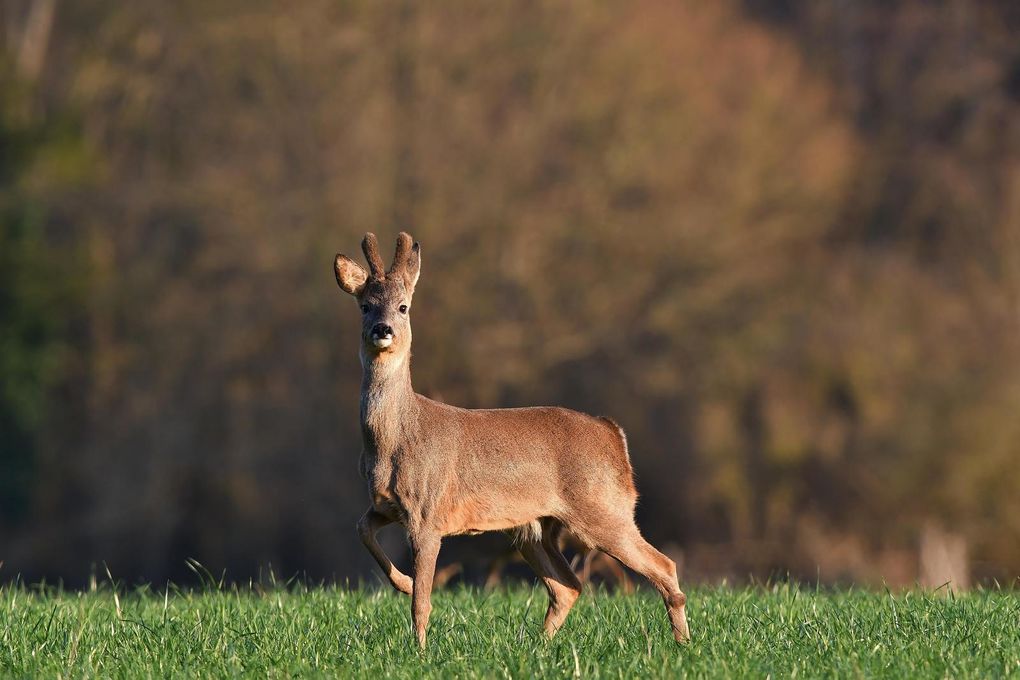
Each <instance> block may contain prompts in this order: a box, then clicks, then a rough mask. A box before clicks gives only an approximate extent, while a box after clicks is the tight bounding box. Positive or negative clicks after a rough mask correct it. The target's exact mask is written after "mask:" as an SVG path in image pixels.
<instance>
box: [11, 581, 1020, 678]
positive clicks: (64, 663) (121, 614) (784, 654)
mask: <svg viewBox="0 0 1020 680" xmlns="http://www.w3.org/2000/svg"><path fill="white" fill-rule="evenodd" d="M688 596H689V598H690V604H689V616H690V621H691V626H692V630H693V634H694V640H693V642H692V643H691V644H690V645H687V646H679V645H677V644H676V643H674V642H673V640H672V637H671V635H670V634H669V631H668V627H667V623H666V617H665V613H664V610H663V608H662V604H661V601H660V600H659V598H658V597H657V596H655V595H654V594H652V593H651V592H642V593H639V594H636V595H629V596H628V595H611V594H607V593H605V592H594V593H586V594H585V596H584V597H582V599H581V600H580V601H579V602H578V604H577V606H576V608H575V609H574V611H573V612H572V613H571V615H570V618H569V619H567V623H566V626H565V627H564V628H563V630H562V631H561V632H560V634H559V635H558V636H557V637H556V639H554V640H552V641H546V640H544V639H543V637H542V635H541V620H542V616H543V614H544V612H545V592H544V591H543V590H541V589H540V588H537V587H536V588H534V589H531V588H526V587H521V588H518V589H514V590H510V591H500V592H492V593H489V592H480V591H477V590H471V589H454V590H449V591H440V592H437V593H436V595H435V597H434V611H433V614H432V625H431V629H430V638H429V649H428V650H427V651H426V652H424V653H419V652H418V650H417V649H416V648H415V647H414V645H413V644H412V637H411V633H410V624H409V613H408V602H409V601H408V599H407V598H405V597H404V596H400V595H397V594H396V593H393V592H390V591H383V590H380V591H376V590H344V589H340V588H336V589H334V588H312V589H305V588H291V589H270V590H268V591H259V590H257V589H256V590H255V591H251V590H242V591H236V590H233V591H232V590H228V589H225V590H216V589H210V590H205V591H201V592H187V591H182V592H177V591H175V590H173V589H171V590H170V591H169V592H168V593H157V592H152V591H149V590H140V591H134V592H129V593H123V592H122V593H121V594H120V595H119V596H118V597H115V596H114V594H113V592H112V591H111V590H110V589H108V588H107V589H105V590H104V589H102V588H101V589H100V590H98V591H97V592H90V593H79V592H56V591H53V590H42V589H32V588H25V587H23V586H8V587H4V588H2V589H0V675H2V676H4V677H11V676H14V677H19V676H20V677H27V676H39V677H81V676H101V677H114V678H116V677H144V676H150V677H151V676H163V677H165V676H189V677H195V676H206V677H225V676H237V675H249V676H255V677H263V676H273V677H280V676H297V675H300V676H343V677H397V678H422V677H432V676H441V677H514V678H525V677H585V678H590V677H612V678H617V677H620V678H645V677H675V676H677V675H679V674H685V675H691V676H695V677H749V676H750V677H765V676H769V675H770V676H772V677H773V678H775V677H790V676H794V675H796V676H806V677H848V676H850V677H857V676H872V677H889V678H903V677H953V678H963V677H998V676H1004V675H1013V676H1020V594H1018V593H1017V592H1016V591H1012V590H984V591H977V592H972V593H968V594H965V595H958V596H955V597H953V596H950V597H945V596H943V595H942V594H937V595H934V596H933V595H932V594H930V593H922V592H918V591H914V592H908V593H900V594H889V593H868V592H858V591H849V592H846V591H840V592H824V591H822V592H816V591H815V590H813V589H804V588H801V589H798V588H796V587H791V586H786V585H783V586H776V587H771V588H751V589H730V588H692V589H690V590H689V591H688Z"/></svg>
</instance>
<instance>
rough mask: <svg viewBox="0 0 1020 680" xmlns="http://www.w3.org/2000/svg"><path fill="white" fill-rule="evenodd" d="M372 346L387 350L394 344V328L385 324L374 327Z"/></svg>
mask: <svg viewBox="0 0 1020 680" xmlns="http://www.w3.org/2000/svg"><path fill="white" fill-rule="evenodd" d="M371 336H372V344H373V345H375V346H376V347H379V348H386V347H389V346H390V345H391V344H393V328H392V327H391V326H389V325H387V324H384V323H377V324H376V325H374V326H372V333H371Z"/></svg>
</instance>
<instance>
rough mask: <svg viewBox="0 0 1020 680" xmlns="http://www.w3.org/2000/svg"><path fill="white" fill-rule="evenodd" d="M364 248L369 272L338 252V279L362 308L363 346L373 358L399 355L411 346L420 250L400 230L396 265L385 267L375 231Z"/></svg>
mask: <svg viewBox="0 0 1020 680" xmlns="http://www.w3.org/2000/svg"><path fill="white" fill-rule="evenodd" d="M361 249H362V250H363V251H364V252H365V259H366V260H367V261H368V271H367V272H366V271H365V269H364V268H363V267H362V266H361V265H360V264H358V263H357V262H355V261H354V260H352V259H351V258H349V257H347V256H346V255H342V254H339V253H338V254H337V256H336V260H335V261H334V263H333V269H334V272H335V273H336V282H337V283H338V284H339V285H340V288H341V289H342V290H343V291H344V292H346V293H350V294H351V295H353V296H354V297H355V299H356V300H357V301H358V305H359V307H360V308H361V347H362V352H363V353H364V355H365V357H367V358H368V359H370V360H375V359H378V358H386V357H389V356H399V355H403V354H406V353H407V352H408V351H409V350H410V349H411V319H410V311H411V298H412V297H413V296H414V286H415V284H416V283H417V282H418V274H419V273H420V272H421V249H420V247H419V245H418V244H417V243H413V242H412V239H411V235H410V234H408V233H406V232H400V235H399V236H397V251H396V253H395V254H394V256H393V264H392V265H390V268H389V269H388V270H385V269H384V268H383V261H382V258H381V257H380V256H379V242H378V241H377V240H376V238H375V234H372V233H368V234H365V238H364V240H362V242H361Z"/></svg>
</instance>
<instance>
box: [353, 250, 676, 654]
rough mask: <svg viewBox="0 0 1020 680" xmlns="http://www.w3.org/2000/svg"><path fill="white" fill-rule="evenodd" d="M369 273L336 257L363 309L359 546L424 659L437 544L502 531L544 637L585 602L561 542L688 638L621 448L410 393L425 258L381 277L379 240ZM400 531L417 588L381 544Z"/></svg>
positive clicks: (593, 423) (603, 432) (519, 411)
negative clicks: (659, 608) (405, 617)
mask: <svg viewBox="0 0 1020 680" xmlns="http://www.w3.org/2000/svg"><path fill="white" fill-rule="evenodd" d="M361 247H362V251H363V252H364V254H365V259H366V261H367V263H368V270H367V271H366V270H365V268H364V267H362V266H361V265H360V264H358V263H357V262H356V261H355V260H353V259H351V258H350V257H347V256H346V255H343V254H337V255H336V259H335V260H334V266H333V269H334V273H335V275H336V281H337V284H339V286H340V288H341V289H342V290H343V291H344V292H346V293H348V294H350V295H352V296H353V297H354V298H355V299H356V300H357V303H358V306H359V309H360V311H361V337H360V340H361V342H360V350H359V357H360V360H361V366H362V380H361V405H360V424H361V435H362V452H361V459H360V472H361V475H362V477H363V478H364V479H365V481H366V482H367V485H368V493H369V497H370V505H369V507H368V509H367V510H366V511H365V513H364V515H362V517H361V519H360V520H359V521H358V524H357V529H358V535H359V537H360V538H361V541H362V542H363V543H364V545H365V547H366V548H367V549H368V552H369V553H371V555H372V557H373V558H375V561H376V562H377V563H378V565H379V568H380V569H381V570H382V572H383V574H384V575H385V577H386V578H387V579H388V580H389V582H390V584H391V585H392V586H393V587H394V588H395V589H396V590H398V591H399V592H401V593H404V594H407V595H410V596H411V620H412V627H413V630H414V634H415V635H416V637H417V642H418V645H419V647H420V648H421V649H423V650H424V649H425V647H426V630H427V628H428V622H429V615H430V613H431V611H432V602H431V594H432V586H433V580H434V577H435V570H436V558H437V557H438V555H439V549H440V544H441V542H442V540H443V538H444V537H447V536H454V535H461V534H478V533H482V532H487V531H504V532H507V533H509V534H510V535H511V536H512V537H513V538H514V541H515V544H516V546H517V549H518V550H519V551H520V553H521V555H522V556H523V557H524V559H525V561H526V562H527V563H528V564H529V565H530V567H531V568H532V569H533V570H534V571H535V573H536V574H537V575H538V577H539V578H540V579H541V581H542V583H543V584H544V586H545V589H546V590H547V591H548V597H549V605H548V609H547V610H546V614H545V621H544V626H543V630H544V634H545V635H546V636H548V637H549V638H551V637H552V636H554V635H555V634H556V632H557V631H558V630H559V629H560V627H561V626H562V625H563V623H564V620H565V619H566V617H567V614H568V613H569V612H570V609H571V607H573V606H574V603H575V602H576V601H577V599H578V597H579V596H580V594H581V582H580V581H579V580H578V578H577V576H576V575H575V574H574V572H573V571H572V570H571V568H570V565H569V564H568V562H567V560H566V559H565V558H564V556H563V553H562V552H560V548H559V540H558V539H559V537H560V534H561V532H563V531H568V532H569V533H570V535H572V536H573V537H575V538H576V539H577V540H579V541H580V542H581V543H582V544H584V545H585V546H589V547H591V548H597V549H599V550H601V551H603V552H605V553H606V554H608V555H610V556H612V557H613V558H615V559H616V560H618V561H619V562H621V563H622V564H624V565H625V566H627V567H629V568H630V569H632V570H634V571H635V572H637V573H639V574H641V575H642V576H644V577H645V578H647V579H648V580H649V581H650V582H651V584H652V585H653V586H654V587H655V589H656V590H657V591H658V592H659V594H660V595H661V596H662V600H663V602H664V604H665V607H666V613H667V617H668V619H669V623H670V625H671V627H672V632H673V635H674V638H675V639H676V641H677V642H679V643H685V642H687V641H689V640H690V629H689V627H688V623H687V613H686V603H687V597H686V595H684V593H683V592H682V591H681V590H680V585H679V581H678V579H677V569H676V564H675V563H674V562H673V561H672V560H671V559H669V558H668V557H666V556H665V555H663V554H662V553H661V552H659V551H658V550H656V549H655V548H654V547H653V546H652V545H651V544H650V543H648V542H647V541H646V540H645V539H644V538H643V537H642V535H641V532H640V531H639V530H638V526H637V524H636V522H635V517H634V511H635V507H636V504H637V498H638V493H637V489H636V487H635V483H634V471H633V468H632V467H631V462H630V453H629V451H628V447H627V436H626V434H625V433H624V431H623V429H622V428H621V427H620V426H619V425H617V423H616V422H615V421H613V420H612V419H610V418H606V417H594V416H590V415H587V414H584V413H580V412H578V411H573V410H569V409H566V408H561V407H555V406H538V407H530V408H496V409H467V408H459V407H457V406H451V405H448V404H444V403H442V402H439V401H435V400H432V399H429V398H427V397H425V396H422V395H421V394H417V393H415V391H414V389H413V388H412V386H411V365H410V361H411V319H410V312H411V302H412V299H413V297H414V292H415V287H416V285H417V283H418V277H419V275H420V273H421V247H420V245H419V244H418V243H417V242H415V241H413V239H412V238H411V236H410V235H409V234H408V233H406V232H400V234H399V236H398V238H397V246H396V252H395V254H394V257H393V262H392V264H391V266H390V268H389V269H385V268H384V264H383V260H382V258H381V257H380V255H379V245H378V240H377V239H376V236H375V234H372V233H368V234H366V235H365V237H364V239H363V240H362V243H361ZM394 522H396V523H399V524H400V525H402V526H403V528H404V530H405V531H406V534H407V540H408V543H409V545H410V548H411V555H412V562H413V565H412V566H413V569H412V573H413V578H412V577H411V576H408V575H407V574H405V573H403V572H402V571H400V570H399V569H398V568H397V567H396V566H394V564H393V562H392V561H390V559H389V557H387V555H386V553H385V552H384V551H383V549H382V548H381V547H380V545H379V543H378V541H377V540H376V532H378V531H379V529H381V528H383V527H385V526H387V525H390V524H393V523H394Z"/></svg>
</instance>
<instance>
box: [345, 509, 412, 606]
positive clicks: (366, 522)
mask: <svg viewBox="0 0 1020 680" xmlns="http://www.w3.org/2000/svg"><path fill="white" fill-rule="evenodd" d="M392 523H393V520H391V519H390V518H389V517H386V516H385V515H383V514H380V513H378V512H376V511H375V510H373V509H372V508H369V509H368V510H367V511H366V512H365V514H364V515H362V516H361V519H360V520H358V536H360V537H361V542H362V543H364V544H365V547H366V548H368V552H370V553H372V557H374V558H375V561H376V562H378V563H379V568H380V569H382V572H383V574H385V575H386V578H387V579H389V582H390V583H391V584H392V585H393V587H394V588H396V589H397V590H399V591H400V592H402V593H405V594H407V595H410V594H411V591H412V589H413V586H414V584H413V582H412V581H411V577H410V576H408V575H407V574H405V573H403V572H402V571H400V570H399V569H397V568H396V567H395V566H393V562H390V558H389V557H387V556H386V553H385V552H383V549H382V546H380V545H379V542H378V541H376V540H375V532H377V531H379V529H381V528H383V527H384V526H386V525H388V524H392Z"/></svg>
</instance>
